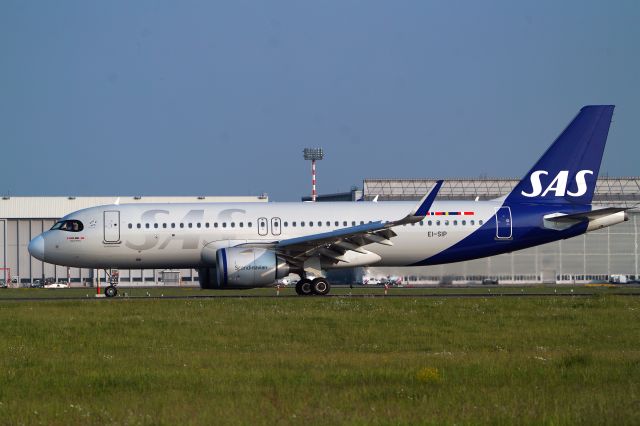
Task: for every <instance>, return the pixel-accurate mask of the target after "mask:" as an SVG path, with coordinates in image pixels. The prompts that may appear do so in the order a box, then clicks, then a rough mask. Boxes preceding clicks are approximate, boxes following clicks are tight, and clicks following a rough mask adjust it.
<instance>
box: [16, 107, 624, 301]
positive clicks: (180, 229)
mask: <svg viewBox="0 0 640 426" xmlns="http://www.w3.org/2000/svg"><path fill="white" fill-rule="evenodd" d="M613 109H614V107H613V106H611V105H602V106H600V105H597V106H586V107H584V108H582V109H581V110H580V112H579V114H578V115H577V116H576V117H575V118H574V119H573V121H572V122H571V123H570V124H569V126H568V127H567V128H566V129H565V130H564V131H563V132H562V133H561V134H560V136H559V137H558V138H557V139H556V141H555V142H554V143H553V144H552V145H551V147H550V148H549V149H548V150H547V151H546V153H545V154H544V155H543V156H542V157H541V158H540V160H538V162H537V163H536V164H535V165H534V166H533V168H532V169H531V170H530V171H529V173H527V174H526V175H525V177H524V178H523V179H522V181H520V183H519V184H518V185H517V186H516V187H515V188H514V189H513V191H512V192H511V193H509V194H507V195H506V196H504V197H501V198H499V199H495V200H491V201H439V200H437V199H436V196H437V194H438V191H439V189H440V187H441V186H442V181H438V182H437V183H436V184H435V185H434V187H433V188H432V189H431V190H430V192H429V193H428V194H426V195H425V196H424V197H423V198H422V200H420V202H418V203H417V204H416V203H414V202H354V203H345V202H336V203H266V204H261V203H228V204H223V203H212V204H135V205H133V204H130V205H126V204H125V205H117V204H116V205H108V206H100V207H93V208H89V209H84V210H80V211H77V212H74V213H71V214H69V215H67V216H65V217H64V218H62V219H61V220H60V221H58V222H57V223H56V224H55V225H54V226H53V227H52V228H51V229H50V230H48V231H46V232H44V233H42V234H41V235H39V236H38V237H36V238H34V239H33V240H32V241H31V242H30V243H29V252H30V253H31V255H32V256H34V257H36V258H37V259H40V260H42V261H44V262H49V263H54V264H59V265H65V266H72V267H81V268H105V269H106V268H132V269H145V268H158V269H160V268H197V269H198V272H199V279H200V286H201V287H202V288H206V289H226V288H253V287H264V286H270V285H273V283H274V282H275V281H276V280H278V279H280V278H283V277H286V276H287V275H289V273H294V274H297V275H299V276H300V281H299V282H298V283H297V285H296V291H297V292H298V294H300V295H308V294H316V295H326V294H328V293H329V290H330V283H329V282H328V281H327V279H326V278H325V272H326V271H327V270H329V269H336V268H349V267H354V266H370V265H376V266H416V265H437V264H442V263H450V262H459V261H464V260H469V259H477V258H481V257H486V256H493V255H496V254H500V253H506V252H512V251H514V250H520V249H524V248H528V247H532V246H536V245H540V244H545V243H549V242H551V241H556V240H561V239H566V238H570V237H575V236H577V235H581V234H583V233H585V232H589V231H592V230H595V229H600V228H603V227H605V226H611V225H614V224H617V223H620V222H623V221H625V220H627V215H626V211H625V210H626V209H625V208H620V207H608V208H600V209H597V210H596V209H594V208H593V207H592V206H591V201H592V198H593V193H594V190H595V185H596V180H597V177H598V172H599V169H600V162H601V160H602V154H603V151H604V146H605V143H606V139H607V134H608V131H609V125H610V123H611V117H612V115H613ZM310 277H315V278H313V279H310ZM105 294H106V295H107V296H110V297H112V296H115V295H116V294H117V289H116V288H115V287H114V286H109V287H107V289H106V290H105Z"/></svg>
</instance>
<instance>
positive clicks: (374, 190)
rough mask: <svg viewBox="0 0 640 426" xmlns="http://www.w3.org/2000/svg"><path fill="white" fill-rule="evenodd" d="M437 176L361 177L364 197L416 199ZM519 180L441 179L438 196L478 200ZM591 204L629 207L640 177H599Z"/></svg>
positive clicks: (639, 199)
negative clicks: (441, 184)
mask: <svg viewBox="0 0 640 426" xmlns="http://www.w3.org/2000/svg"><path fill="white" fill-rule="evenodd" d="M436 181H437V179H428V178H426V179H375V178H373V179H365V180H364V191H363V192H364V199H365V200H371V199H373V197H375V196H376V195H378V196H379V197H378V199H379V200H380V201H384V200H387V201H388V200H419V199H420V197H422V196H423V195H424V194H426V193H427V192H428V191H429V189H431V187H432V186H433V185H434V184H435V183H436ZM519 181H520V179H500V178H498V179H493V178H477V179H445V181H444V185H443V186H442V188H441V189H440V193H439V194H438V198H440V199H445V200H473V199H475V198H476V197H479V198H480V199H481V200H489V199H492V198H498V197H501V196H503V195H506V194H508V193H509V192H510V191H511V190H512V189H513V188H514V187H515V186H516V184H517V183H518V182H519ZM593 201H594V204H615V205H620V206H626V207H631V206H633V205H636V204H638V203H640V177H600V178H598V182H597V184H596V193H595V195H594V197H593Z"/></svg>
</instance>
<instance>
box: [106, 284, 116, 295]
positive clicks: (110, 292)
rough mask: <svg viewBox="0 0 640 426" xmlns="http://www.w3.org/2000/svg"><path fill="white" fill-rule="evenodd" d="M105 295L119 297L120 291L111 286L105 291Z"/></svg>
mask: <svg viewBox="0 0 640 426" xmlns="http://www.w3.org/2000/svg"><path fill="white" fill-rule="evenodd" d="M104 295H105V296H107V297H116V296H117V295H118V289H117V288H115V287H114V286H112V285H110V286H109V287H107V288H105V289H104Z"/></svg>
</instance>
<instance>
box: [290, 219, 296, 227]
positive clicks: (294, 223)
mask: <svg viewBox="0 0 640 426" xmlns="http://www.w3.org/2000/svg"><path fill="white" fill-rule="evenodd" d="M291 226H293V227H294V228H295V226H296V221H295V220H294V221H293V222H291Z"/></svg>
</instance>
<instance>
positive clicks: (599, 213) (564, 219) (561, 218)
mask: <svg viewBox="0 0 640 426" xmlns="http://www.w3.org/2000/svg"><path fill="white" fill-rule="evenodd" d="M630 208H631V207H607V208H604V209H598V210H591V211H588V212H584V213H573V214H559V215H558V216H553V215H547V216H545V217H544V220H548V221H550V222H556V223H575V222H582V221H585V220H593V219H598V218H601V217H605V216H610V215H612V214H615V213H619V212H623V211H625V210H629V209H630Z"/></svg>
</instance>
